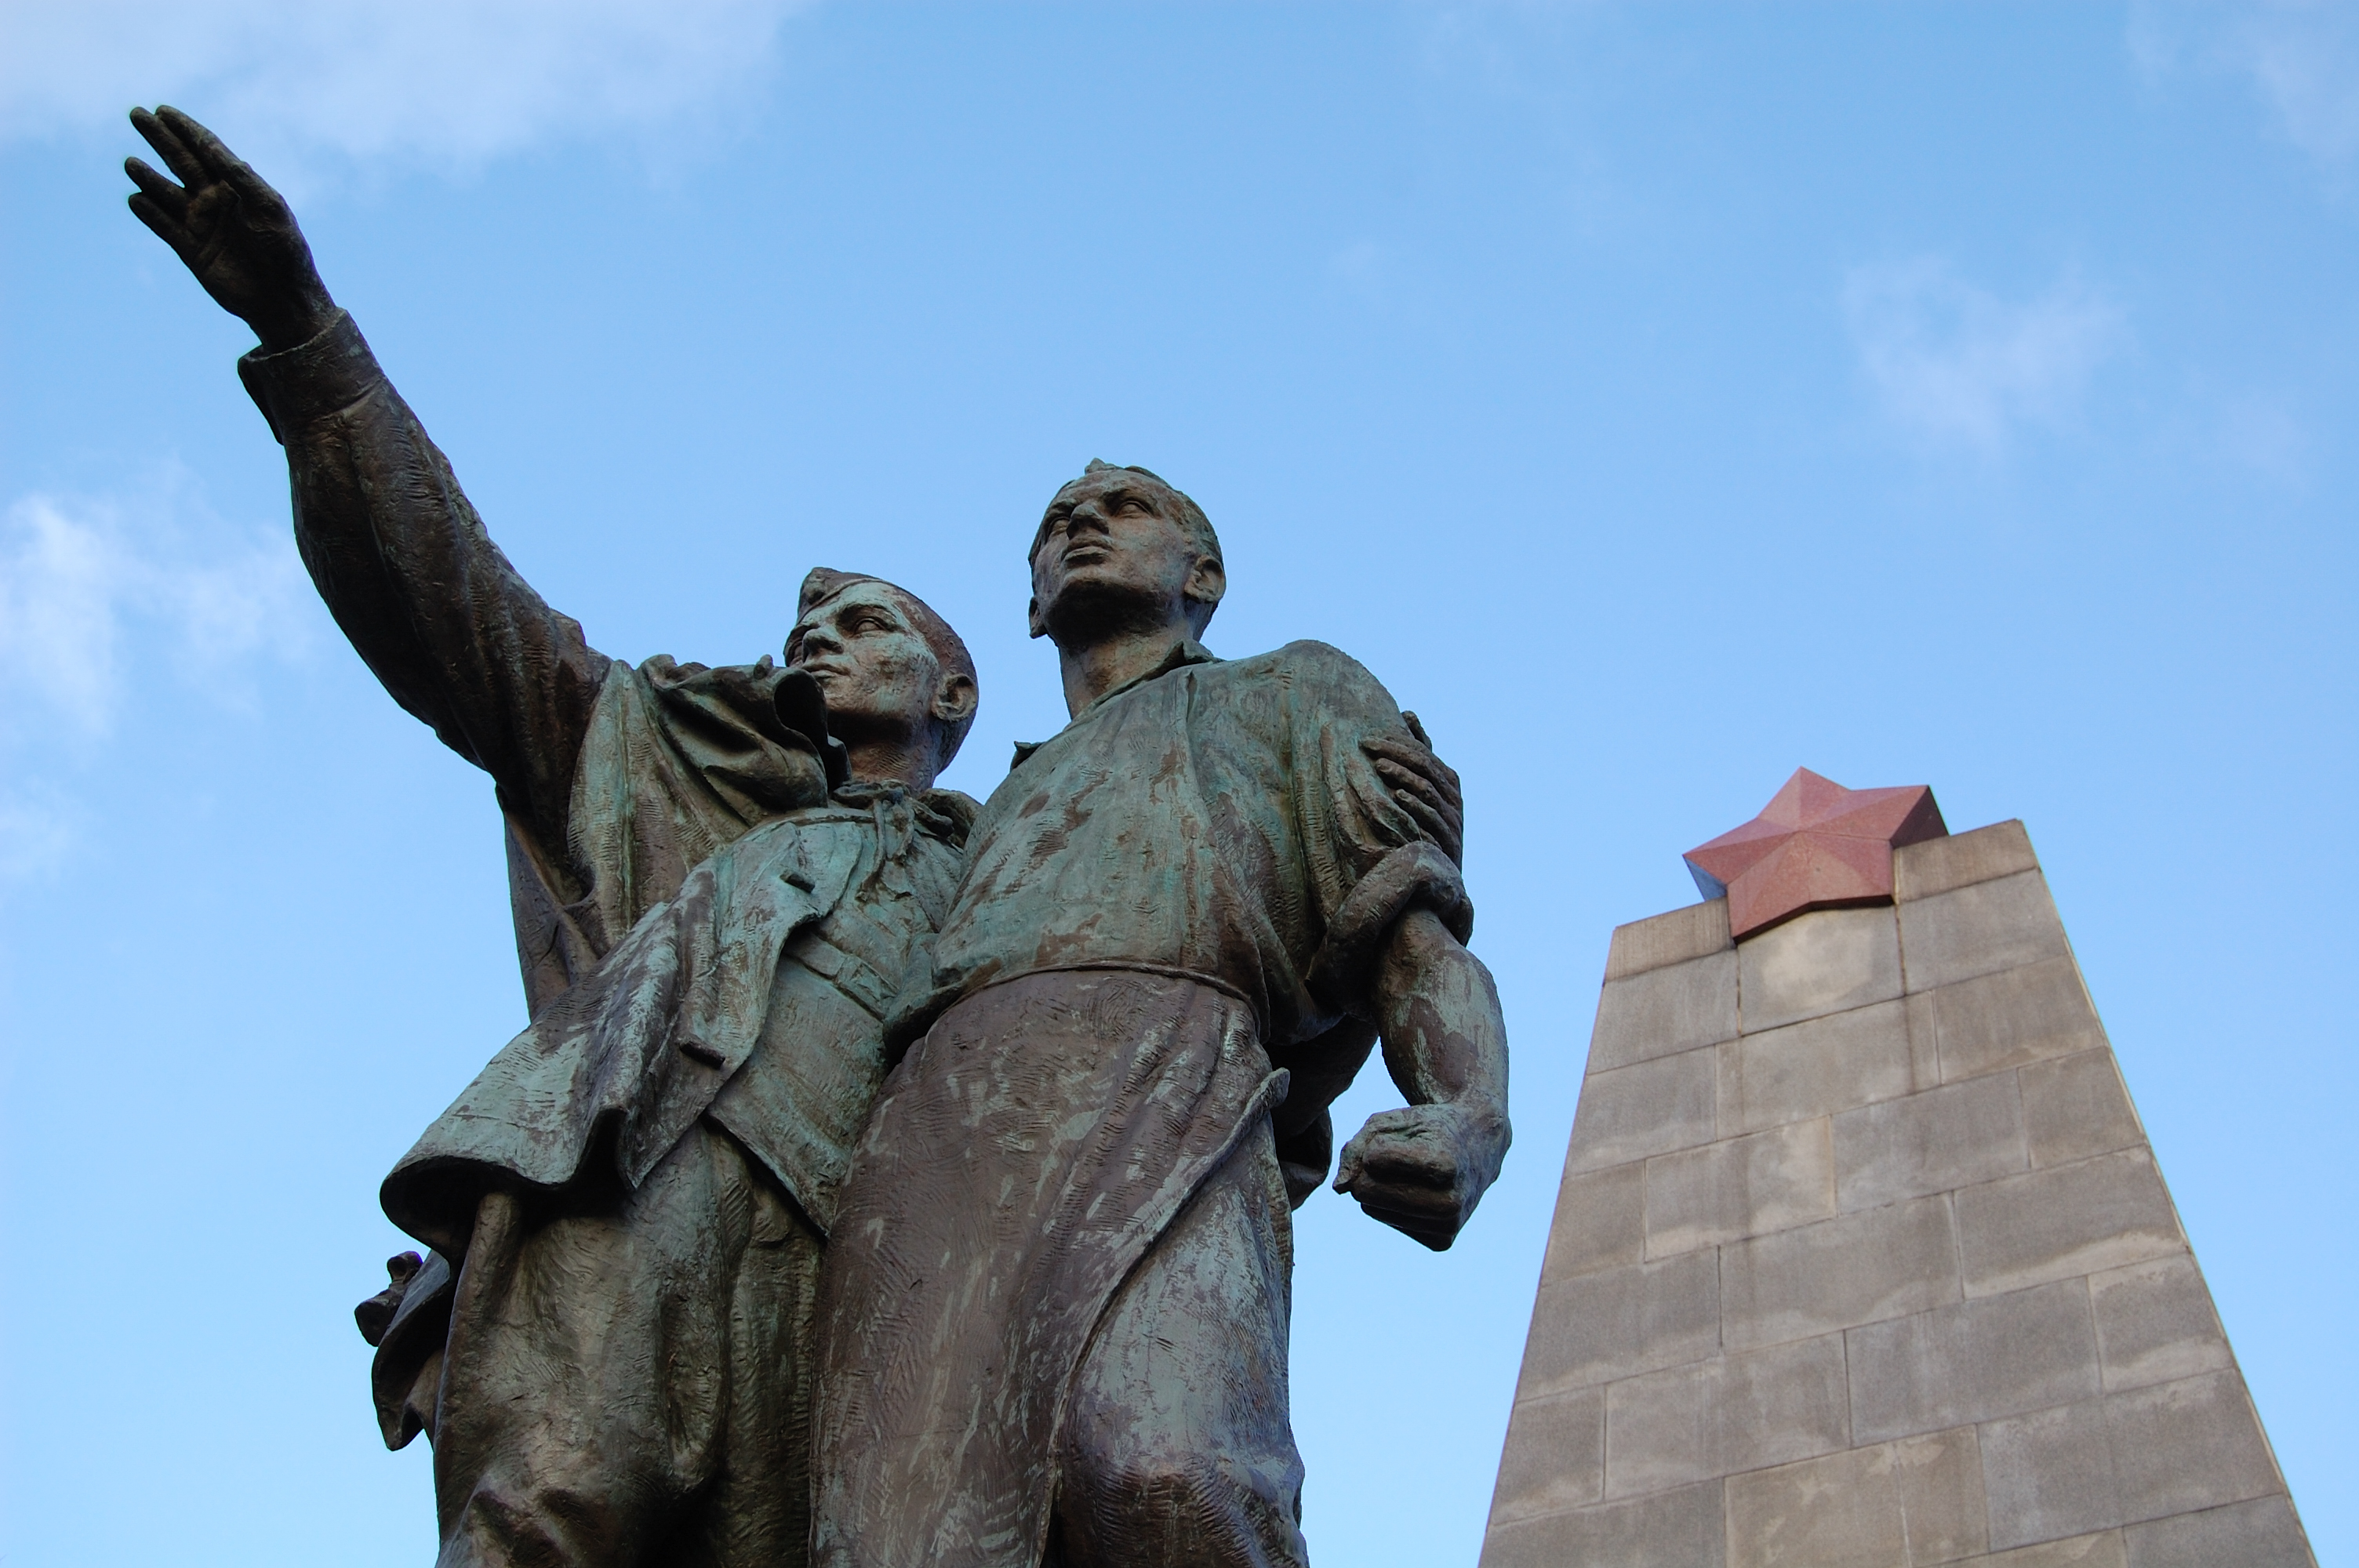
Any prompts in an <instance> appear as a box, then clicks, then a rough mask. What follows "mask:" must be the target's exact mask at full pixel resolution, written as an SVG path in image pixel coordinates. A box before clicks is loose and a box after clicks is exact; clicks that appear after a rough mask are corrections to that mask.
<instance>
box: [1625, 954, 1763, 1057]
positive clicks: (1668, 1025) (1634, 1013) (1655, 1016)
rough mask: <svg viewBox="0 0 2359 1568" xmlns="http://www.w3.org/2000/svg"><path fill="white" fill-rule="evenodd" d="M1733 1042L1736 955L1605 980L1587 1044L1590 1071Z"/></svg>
mask: <svg viewBox="0 0 2359 1568" xmlns="http://www.w3.org/2000/svg"><path fill="white" fill-rule="evenodd" d="M1735 1038H1736V955H1735V953H1734V952H1733V951H1731V952H1725V953H1713V954H1711V955H1710V956H1708V957H1701V958H1690V959H1689V960H1688V961H1687V962H1686V963H1684V964H1669V965H1665V966H1664V967H1663V968H1655V969H1648V970H1646V971H1645V972H1644V973H1642V974H1636V975H1632V976H1631V977H1629V978H1628V979H1620V980H1608V981H1606V982H1605V989H1604V990H1603V993H1601V994H1600V996H1599V997H1598V1000H1597V1028H1596V1030H1595V1032H1594V1033H1592V1034H1591V1036H1590V1041H1589V1070H1590V1071H1591V1072H1592V1073H1599V1072H1603V1071H1605V1070H1606V1069H1608V1068H1611V1067H1626V1066H1628V1065H1630V1064H1631V1063H1633V1062H1646V1061H1651V1060H1653V1059H1654V1058H1655V1057H1657V1056H1671V1055H1676V1054H1679V1053H1680V1052H1681V1051H1692V1050H1694V1049H1695V1048H1696V1047H1697V1046H1699V1045H1716V1044H1719V1043H1720V1042H1722V1041H1723V1040H1734V1039H1735Z"/></svg>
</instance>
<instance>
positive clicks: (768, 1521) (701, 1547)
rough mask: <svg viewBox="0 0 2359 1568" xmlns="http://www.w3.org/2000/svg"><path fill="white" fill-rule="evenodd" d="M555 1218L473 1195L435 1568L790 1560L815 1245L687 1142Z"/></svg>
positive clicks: (608, 1567)
mask: <svg viewBox="0 0 2359 1568" xmlns="http://www.w3.org/2000/svg"><path fill="white" fill-rule="evenodd" d="M553 1205H554V1206H552V1203H551V1202H539V1203H536V1202H534V1201H531V1200H527V1199H525V1198H523V1197H520V1196H518V1195H515V1194H510V1193H494V1194H492V1195H487V1196H486V1197H485V1198H484V1201H483V1203H482V1206H481V1208H480V1211H479V1214H478V1218H477V1222H476V1227H475V1233H474V1236H473V1240H472V1241H471V1243H470V1245H469V1248H468V1252H467V1257H466V1260H465V1261H464V1263H463V1265H462V1269H461V1272H460V1279H459V1284H458V1290H457V1292H456V1296H455V1299H454V1301H453V1303H452V1308H451V1336H450V1342H449V1348H448V1351H447V1353H446V1357H445V1363H444V1368H443V1378H442V1389H441V1393H440V1401H439V1408H438V1413H437V1422H436V1431H435V1448H434V1471H435V1494H436V1502H437V1507H438V1510H439V1512H440V1520H441V1531H442V1551H441V1555H440V1559H439V1563H440V1568H476V1565H481V1568H559V1565H562V1568H641V1565H653V1564H658V1563H662V1564H672V1563H712V1564H724V1565H729V1568H734V1565H736V1564H739V1563H765V1564H768V1563H799V1562H800V1561H801V1560H802V1551H803V1541H802V1531H803V1529H804V1525H805V1519H806V1513H805V1509H807V1506H808V1505H807V1502H806V1501H805V1498H804V1491H805V1490H806V1486H805V1483H804V1481H803V1471H802V1465H801V1455H802V1454H803V1452H804V1450H805V1447H806V1438H807V1433H808V1419H807V1416H803V1417H802V1419H800V1420H798V1419H797V1418H798V1416H799V1415H801V1413H802V1412H803V1411H805V1410H806V1409H807V1403H808V1394H807V1390H805V1389H804V1387H803V1384H804V1381H805V1378H804V1372H805V1369H806V1368H808V1367H809V1365H810V1350H809V1341H810V1288H811V1284H812V1281H814V1279H815V1278H816V1274H817V1258H818V1246H817V1238H815V1237H813V1236H811V1235H810V1232H809V1230H808V1229H807V1228H806V1227H803V1226H802V1224H801V1222H800V1220H799V1217H798V1216H797V1215H796V1214H795V1212H794V1210H793V1208H792V1206H791V1205H790V1204H788V1202H787V1200H786V1199H785V1197H784V1195H781V1194H779V1193H778V1192H777V1188H776V1187H775V1185H774V1184H771V1183H770V1182H769V1180H768V1179H767V1178H766V1176H764V1175H762V1174H760V1173H757V1172H756V1171H755V1170H754V1169H753V1168H752V1167H751V1166H750V1165H749V1164H748V1162H747V1161H746V1159H745V1154H744V1152H743V1151H742V1150H741V1149H740V1148H739V1147H738V1146H737V1144H736V1142H735V1141H734V1139H731V1138H730V1137H729V1136H728V1135H727V1134H726V1133H724V1132H722V1131H720V1130H717V1129H715V1128H712V1127H710V1126H707V1125H701V1124H700V1125H699V1126H698V1127H697V1128H696V1129H694V1130H691V1131H690V1133H689V1135H688V1136H687V1137H685V1138H683V1139H682V1140H681V1141H680V1142H679V1145H678V1146H677V1147H676V1148H674V1149H673V1150H672V1152H670V1153H669V1155H667V1156H666V1157H665V1159H664V1160H663V1161H662V1162H661V1163H659V1164H658V1166H657V1167H656V1169H655V1170H654V1171H652V1172H650V1173H648V1176H647V1180H646V1181H645V1182H643V1183H642V1184H640V1185H639V1187H638V1188H637V1189H636V1191H628V1192H625V1191H622V1190H620V1189H619V1188H618V1189H617V1190H616V1191H614V1193H612V1194H609V1195H605V1196H603V1197H601V1198H596V1199H590V1198H585V1197H582V1196H581V1195H571V1194H569V1195H566V1196H565V1197H564V1198H563V1199H560V1200H553ZM782 1451H784V1452H782Z"/></svg>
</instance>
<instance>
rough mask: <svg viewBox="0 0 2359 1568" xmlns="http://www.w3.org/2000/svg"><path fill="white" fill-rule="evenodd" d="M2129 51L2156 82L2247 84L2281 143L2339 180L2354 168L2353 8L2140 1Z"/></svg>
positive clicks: (2358, 51) (2345, 0)
mask: <svg viewBox="0 0 2359 1568" xmlns="http://www.w3.org/2000/svg"><path fill="white" fill-rule="evenodd" d="M2129 48H2130V55H2131V58H2132V59H2133V60H2134V61H2135V62H2136V65H2137V67H2138V70H2139V71H2140V72H2141V73H2142V74H2143V75H2144V76H2145V77H2146V78H2147V81H2152V82H2160V81H2163V80H2165V79H2166V78H2168V77H2169V76H2171V75H2173V74H2175V73H2176V72H2178V71H2180V70H2186V69H2193V70H2203V71H2226V72H2229V73H2231V74H2234V75H2239V76H2243V77H2245V78H2247V79H2248V80H2249V81H2251V83H2252V85H2253V87H2254V89H2255V90H2256V92H2258V93H2259V95H2260V98H2261V101H2262V102H2263V103H2266V104H2267V106H2268V109H2269V111H2270V114H2271V117H2272V118H2273V119H2274V120H2275V121H2276V123H2277V130H2278V132H2279V134H2280V135H2283V136H2284V137H2285V138H2286V140H2288V142H2291V143H2292V144H2293V145H2294V146H2297V147H2299V148H2300V149H2301V150H2302V151H2303V152H2305V153H2307V154H2309V155H2310V157H2311V158H2313V159H2315V160H2316V161H2317V163H2318V164H2319V166H2320V168H2321V169H2322V170H2323V171H2324V172H2325V173H2327V174H2328V175H2329V176H2330V177H2332V178H2337V179H2338V180H2339V179H2340V178H2343V177H2344V176H2347V175H2349V174H2350V173H2351V172H2352V168H2353V166H2354V164H2359V5H2352V4H2350V0H2246V3H2244V4H2226V3H2221V0H2143V3H2141V4H2137V5H2133V6H2132V7H2131V11H2130V24H2129Z"/></svg>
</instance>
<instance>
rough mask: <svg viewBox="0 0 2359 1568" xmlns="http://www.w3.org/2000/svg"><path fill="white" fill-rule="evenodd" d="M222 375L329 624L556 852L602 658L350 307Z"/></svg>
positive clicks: (604, 668) (563, 833)
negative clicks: (480, 500) (528, 564)
mask: <svg viewBox="0 0 2359 1568" xmlns="http://www.w3.org/2000/svg"><path fill="white" fill-rule="evenodd" d="M238 374H239V376H240V377H241V379H243V380H244V381H245V386H246V390H247V391H248V392H249V393H251V394H252V395H253V396H254V400H255V403H256V404H257V405H258V406H260V407H261V409H262V412H263V416H264V417H265V418H266V419H268V420H269V421H270V428H271V431H272V433H273V434H274V435H276V436H277V438H278V440H279V443H280V444H281V445H282V446H284V447H285V448H286V449H287V467H288V476H289V480H290V483H291V487H292V489H293V492H294V503H295V543H296V547H297V548H298V549H299V551H300V552H301V554H302V557H303V564H304V566H305V567H306V568H309V569H310V574H311V580H312V582H313V583H314V584H315V585H317V586H318V588H319V590H320V597H321V598H322V599H323V600H326V601H327V605H328V610H329V612H330V613H331V614H332V615H333V616H334V617H335V618H336V624H337V625H339V626H341V627H342V629H343V632H344V635H345V636H347V637H349V638H350V639H351V640H352V643H353V648H354V649H355V650H356V651H358V653H359V654H360V656H361V658H362V659H363V660H364V662H365V663H366V664H367V665H368V666H369V668H370V669H371V670H372V671H373V672H375V676H376V677H377V679H378V680H379V681H381V682H383V683H384V686H385V688H386V691H388V692H390V693H391V694H392V695H393V699H394V700H395V701H396V702H398V703H399V704H401V706H402V707H403V708H407V709H408V710H409V712H411V713H412V714H415V715H416V716H417V717H418V718H419V719H423V720H425V721H426V723H428V724H429V725H430V726H432V727H433V730H434V733H435V734H436V735H437V736H439V737H440V739H441V741H442V742H443V744H445V745H447V746H449V747H450V748H451V750H452V751H454V752H458V753H459V754H460V755H461V756H462V757H464V758H466V759H467V760H468V761H469V762H473V763H474V764H475V765H476V766H478V767H480V768H482V769H484V771H485V772H486V773H490V774H491V775H492V777H493V779H494V781H495V782H496V783H497V784H498V785H499V788H500V794H501V797H502V799H503V801H504V802H505V804H506V806H507V809H508V810H509V811H510V812H511V813H513V814H516V815H517V816H521V817H522V818H523V819H524V820H525V821H526V822H527V823H528V824H529V825H530V827H532V828H533V830H534V831H535V833H536V834H537V835H538V838H540V841H541V842H542V843H544V844H549V845H561V844H563V843H564V842H565V841H566V806H567V801H568V795H569V789H570V786H571V782H572V777H573V770H574V763H575V761H576V758H577V757H578V756H579V754H580V752H581V749H582V736H583V734H584V732H585V731H586V730H587V729H588V727H589V723H590V716H591V711H592V708H593V706H594V705H595V704H596V702H597V699H598V694H599V689H600V687H601V685H602V684H603V681H604V678H605V676H606V672H607V669H608V666H609V664H610V661H609V660H608V659H607V658H606V657H605V655H603V654H600V653H598V652H597V651H596V650H594V649H592V647H590V645H589V644H588V643H586V642H584V641H583V640H582V628H581V626H580V624H579V623H577V622H574V621H573V620H572V619H571V617H570V616H565V615H560V614H559V613H558V612H557V611H555V610H552V609H551V608H549V604H548V603H547V602H546V601H545V600H542V599H541V597H540V595H538V593H536V592H534V591H533V589H532V587H531V585H529V584H528V583H527V582H526V581H525V580H524V579H523V578H522V577H521V576H519V575H518V574H517V572H516V568H514V567H512V566H510V565H509V564H508V559H507V557H506V556H505V555H503V554H501V552H500V548H499V546H497V545H495V544H494V543H492V540H491V536H490V535H487V534H486V533H484V524H483V520H482V519H481V518H479V517H477V516H476V515H475V509H474V507H473V506H472V505H470V504H469V503H468V501H467V497H466V495H465V494H464V493H463V492H462V491H461V490H460V488H459V481H458V480H457V479H456V478H455V477H454V476H453V475H452V473H451V464H450V462H449V460H446V459H445V458H444V457H443V455H442V454H441V452H440V451H439V450H437V449H436V448H435V446H434V443H433V442H432V441H430V440H429V439H428V438H427V436H426V431H425V429H424V428H423V427H421V426H420V425H419V422H418V416H416V415H414V414H412V413H411V412H410V410H409V406H408V404H406V403H404V402H403V401H402V400H401V395H399V394H398V393H397V392H395V391H394V389H393V386H392V384H390V383H389V382H387V381H386V378H385V373H384V372H383V371H382V370H380V369H379V368H378V366H377V362H376V359H375V356H374V355H373V354H371V353H370V352H369V347H368V344H367V342H366V341H364V340H363V338H362V337H361V334H360V330H359V329H358V328H357V327H355V326H354V325H353V320H352V318H351V317H350V316H348V315H346V314H345V313H344V312H342V311H341V310H340V311H338V312H337V313H336V318H335V320H334V321H333V323H332V324H331V325H330V326H329V327H328V328H327V329H326V330H323V331H321V333H320V334H319V335H318V336H317V337H314V338H312V339H311V340H310V341H308V342H304V343H301V344H299V345H297V346H296V347H294V348H291V349H288V350H285V351H281V352H278V353H271V354H266V353H263V352H261V351H258V350H257V351H255V352H253V353H250V354H247V355H246V356H245V358H244V359H242V360H240V361H239V362H238Z"/></svg>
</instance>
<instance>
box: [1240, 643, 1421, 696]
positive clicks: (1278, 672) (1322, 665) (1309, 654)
mask: <svg viewBox="0 0 2359 1568" xmlns="http://www.w3.org/2000/svg"><path fill="white" fill-rule="evenodd" d="M1214 667H1216V668H1218V669H1219V670H1221V671H1222V672H1223V674H1224V675H1225V676H1228V678H1231V679H1234V680H1240V681H1243V682H1245V683H1246V684H1248V685H1254V684H1261V683H1268V684H1270V685H1273V686H1279V685H1282V686H1285V687H1289V688H1291V689H1292V690H1293V691H1294V692H1296V693H1297V694H1299V696H1305V697H1310V699H1311V700H1312V701H1313V702H1314V703H1315V704H1318V705H1320V706H1322V707H1326V706H1334V707H1340V708H1347V709H1350V710H1352V711H1354V712H1357V711H1360V710H1363V709H1367V710H1373V711H1376V712H1384V711H1386V710H1389V711H1391V712H1392V713H1394V714H1396V715H1397V713H1398V711H1399V708H1398V706H1397V704H1395V703H1394V701H1393V698H1392V694H1391V693H1390V692H1388V691H1386V689H1385V686H1384V683H1383V682H1382V681H1380V680H1378V679H1376V677H1375V676H1374V675H1372V674H1370V673H1369V671H1368V666H1367V665H1364V664H1362V663H1360V661H1359V660H1357V659H1355V658H1353V656H1352V655H1351V654H1347V653H1345V652H1343V649H1341V648H1338V647H1336V646H1335V645H1334V644H1333V643H1320V642H1314V641H1312V640H1310V639H1309V638H1305V639H1303V640H1302V641H1300V642H1299V643H1287V644H1286V646H1284V647H1282V648H1274V649H1272V650H1271V651H1270V652H1268V653H1266V654H1256V655H1254V656H1253V657H1251V658H1247V659H1232V660H1229V661H1228V662H1226V663H1225V664H1223V665H1217V666H1214Z"/></svg>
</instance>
